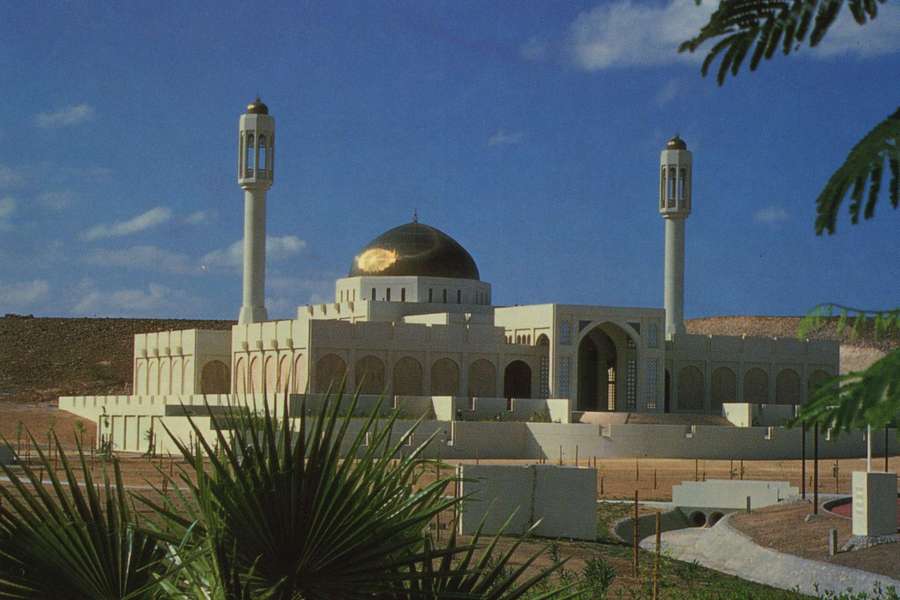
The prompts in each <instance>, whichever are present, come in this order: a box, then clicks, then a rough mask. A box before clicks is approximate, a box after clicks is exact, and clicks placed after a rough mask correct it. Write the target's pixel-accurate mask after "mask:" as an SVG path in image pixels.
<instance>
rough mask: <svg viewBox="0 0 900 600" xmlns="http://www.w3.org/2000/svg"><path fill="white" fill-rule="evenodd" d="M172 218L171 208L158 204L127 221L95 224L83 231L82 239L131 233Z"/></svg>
mask: <svg viewBox="0 0 900 600" xmlns="http://www.w3.org/2000/svg"><path fill="white" fill-rule="evenodd" d="M171 218H172V211H171V210H169V209H168V208H166V207H164V206H157V207H156V208H152V209H150V210H148V211H147V212H145V213H142V214H139V215H138V216H136V217H134V218H132V219H129V220H127V221H119V222H116V223H110V224H100V225H94V226H93V227H91V228H90V229H88V230H87V231H84V232H82V234H81V239H82V240H84V241H87V242H90V241H94V240H99V239H103V238H111V237H122V236H126V235H131V234H134V233H139V232H141V231H144V230H146V229H151V228H153V227H157V226H159V225H162V224H163V223H165V222H166V221H168V220H169V219H171Z"/></svg>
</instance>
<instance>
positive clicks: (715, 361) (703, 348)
mask: <svg viewBox="0 0 900 600" xmlns="http://www.w3.org/2000/svg"><path fill="white" fill-rule="evenodd" d="M838 366H839V345H838V343H837V342H832V341H801V340H796V339H792V338H782V339H779V338H763V337H747V336H740V337H738V336H708V335H675V336H673V337H672V340H671V341H670V342H668V343H667V344H666V370H667V371H668V373H669V378H670V379H669V381H670V408H671V410H672V412H707V413H713V414H719V413H720V411H721V408H720V407H719V406H718V405H717V404H715V403H714V398H713V394H712V388H713V385H712V384H713V376H714V374H715V373H716V371H717V370H718V369H727V371H729V372H731V373H732V374H733V376H734V380H735V384H736V385H735V394H734V397H733V398H726V399H725V401H726V402H737V403H743V402H748V403H754V404H776V403H779V404H787V403H790V404H798V403H803V402H805V401H806V398H807V397H808V394H809V383H810V380H811V378H813V377H814V376H817V375H819V374H821V373H825V374H828V375H829V376H831V375H836V374H837V373H838ZM689 367H694V368H696V369H698V370H699V371H700V372H701V373H702V376H703V399H702V400H703V401H702V406H703V408H702V409H701V410H696V409H693V408H687V407H686V406H690V403H688V402H685V401H684V400H685V399H683V398H679V391H680V389H681V385H680V384H681V382H680V379H679V378H680V377H681V376H682V374H683V373H685V369H686V368H689ZM783 371H786V372H793V373H794V374H795V375H796V377H797V378H798V379H799V386H800V387H799V393H798V394H797V396H799V400H800V401H799V402H786V400H789V399H797V398H794V397H792V398H787V399H786V398H780V397H779V395H778V393H777V392H778V389H779V387H778V380H779V375H780V374H782V372H783ZM723 372H724V371H723ZM748 374H750V378H748ZM760 374H764V380H765V382H766V386H765V389H764V393H763V396H762V397H763V398H764V399H765V401H764V402H757V401H756V400H758V399H760V398H756V397H749V396H748V393H747V392H748V389H751V388H748V386H747V384H748V380H749V379H752V378H755V377H758V376H759V375H760ZM779 400H780V401H781V402H778V401H779Z"/></svg>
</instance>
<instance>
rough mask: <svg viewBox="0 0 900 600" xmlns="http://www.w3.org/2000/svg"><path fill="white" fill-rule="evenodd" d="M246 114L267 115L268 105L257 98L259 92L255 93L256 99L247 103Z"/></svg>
mask: <svg viewBox="0 0 900 600" xmlns="http://www.w3.org/2000/svg"><path fill="white" fill-rule="evenodd" d="M247 114H248V115H267V114H269V107H268V106H266V103H265V102H263V101H262V100H260V99H259V94H257V95H256V100H254V101H253V102H251V103H250V104H248V105H247Z"/></svg>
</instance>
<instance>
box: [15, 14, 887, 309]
mask: <svg viewBox="0 0 900 600" xmlns="http://www.w3.org/2000/svg"><path fill="white" fill-rule="evenodd" d="M708 10H710V9H709V8H708V7H701V8H697V7H696V6H695V5H694V3H693V2H692V1H690V0H687V1H676V2H627V1H614V2H601V3H597V2H568V3H559V2H553V3H551V2H530V3H520V2H515V3H514V2H497V3H492V2H460V1H458V0H456V1H452V2H443V3H442V2H419V1H409V2H390V3H387V2H385V3H374V2H372V3H360V2H315V3H283V4H280V3H279V4H273V3H245V2H242V3H223V2H214V3H213V2H209V3H203V2H192V3H168V4H159V3H149V2H142V3H126V4H118V5H115V6H114V5H111V4H110V3H64V4H56V3H49V2H48V3H45V2H41V3H36V2H35V3H20V4H18V5H17V6H16V9H15V10H14V11H12V10H9V11H5V16H4V19H3V20H2V21H0V90H3V100H2V102H0V314H2V313H5V312H18V313H34V314H36V315H53V316H92V315H97V316H161V317H162V316H166V317H202V318H236V316H237V311H238V308H239V305H240V272H239V270H238V269H237V264H238V261H239V258H240V255H239V245H238V244H237V242H239V240H240V237H241V232H242V229H241V219H242V209H241V203H242V192H241V190H240V189H239V188H238V187H237V184H236V181H235V179H236V173H235V166H236V165H235V163H236V150H235V141H236V131H237V119H238V116H239V115H240V113H241V112H242V111H243V108H244V106H245V105H246V103H247V102H249V101H250V100H252V99H253V97H254V96H255V94H257V93H259V94H260V95H261V96H262V98H263V100H264V101H265V102H266V103H267V104H268V105H269V107H270V110H271V112H272V114H273V115H274V116H275V118H276V122H277V127H278V147H277V150H276V152H277V162H276V167H277V172H276V182H275V185H274V187H273V188H272V190H271V191H270V194H269V220H268V223H269V235H270V252H269V260H268V269H269V277H268V304H269V309H270V314H271V315H272V316H275V317H287V316H290V315H291V314H293V311H294V307H295V306H297V305H299V304H305V303H307V302H310V301H323V300H325V299H330V298H331V297H332V296H333V281H334V279H335V278H337V277H340V276H343V275H345V274H346V272H347V270H348V269H349V267H350V263H351V260H352V257H353V255H354V254H355V253H356V251H357V250H358V249H359V248H360V247H362V246H363V245H364V244H365V243H366V242H367V241H369V240H370V239H372V238H374V237H375V236H377V235H378V234H379V233H381V232H382V231H384V230H387V229H389V228H391V227H394V226H396V225H399V224H401V223H404V222H407V221H409V220H410V218H411V216H412V213H413V210H418V213H419V216H420V220H421V221H423V222H425V223H428V224H430V225H433V226H436V227H438V228H439V229H442V230H444V231H446V232H447V233H449V234H450V235H452V236H453V237H455V238H456V239H457V240H458V241H459V242H460V243H462V244H463V245H464V246H465V247H466V248H468V250H469V251H470V252H471V253H472V255H473V256H474V257H475V259H476V261H477V262H478V266H479V268H480V270H481V274H482V278H483V279H484V280H486V281H489V282H491V283H492V285H493V287H494V300H495V302H496V303H497V304H529V303H539V302H564V303H586V304H607V305H631V306H661V305H662V264H663V256H662V249H663V222H662V219H661V218H660V217H659V215H658V214H657V211H656V203H657V172H658V161H659V150H660V149H661V148H662V146H663V145H664V143H665V141H666V139H667V138H669V137H671V135H672V134H674V133H675V132H679V133H680V134H681V136H682V137H684V138H685V139H686V140H687V142H688V145H689V147H690V149H691V150H692V151H693V152H694V165H695V166H694V202H693V209H694V210H693V214H692V215H691V217H690V218H689V220H688V222H687V269H686V284H685V285H686V292H685V294H686V297H685V310H686V313H687V316H688V317H697V316H705V315H721V314H801V313H803V312H805V311H806V310H808V309H809V308H811V307H812V306H813V305H815V304H816V303H818V302H822V301H834V302H842V303H847V304H851V305H856V306H862V307H864V308H879V307H888V306H895V305H897V304H900V260H898V254H900V252H898V251H900V240H898V235H897V232H898V226H900V212H898V211H895V210H892V209H890V207H889V205H888V203H887V200H886V198H884V199H882V201H881V202H880V204H879V208H878V211H877V215H876V218H875V219H874V220H872V221H868V222H865V223H863V224H860V225H856V226H851V225H850V223H849V219H848V217H847V216H846V209H844V211H842V216H841V220H840V222H839V224H838V232H837V234H836V235H834V236H826V237H817V236H816V235H815V234H814V230H813V220H814V204H815V198H816V196H817V195H818V192H819V191H820V190H821V188H822V187H823V185H824V184H825V182H826V180H827V178H828V176H829V175H830V174H831V172H832V171H834V170H835V169H836V168H837V167H838V166H839V165H840V164H841V162H842V161H843V159H844V157H845V156H846V153H847V151H848V150H849V149H850V148H851V147H852V145H853V144H854V143H855V142H856V141H858V139H859V138H860V137H862V135H864V134H865V133H866V132H867V131H868V130H869V129H870V128H871V127H873V126H874V125H875V124H876V123H877V122H879V121H880V120H881V119H883V118H884V117H885V116H887V115H888V114H890V113H891V112H893V111H894V110H895V109H896V106H897V100H898V98H897V87H896V74H897V73H900V10H898V6H897V4H895V3H889V4H888V6H886V7H883V8H882V11H883V15H882V16H881V17H879V19H878V20H877V21H876V22H875V23H874V24H873V25H870V26H867V27H872V29H871V30H870V31H868V34H867V35H865V34H861V32H860V30H859V28H858V27H857V26H855V25H854V24H853V23H852V21H851V19H850V17H849V15H848V14H844V15H842V17H841V21H840V22H839V23H838V25H837V26H836V27H835V28H834V29H833V31H832V32H831V33H829V35H828V37H826V39H825V41H824V42H823V44H822V46H821V47H820V48H819V49H816V50H810V49H808V48H803V49H802V50H801V51H799V52H798V53H797V54H796V55H794V56H792V57H790V58H787V59H784V58H779V59H776V60H773V61H770V62H768V63H766V64H764V65H762V66H761V67H760V69H759V70H758V71H757V72H756V73H754V74H750V73H742V74H741V75H740V76H739V77H737V78H736V79H733V80H731V81H729V82H728V83H726V85H725V86H724V87H722V88H719V87H717V86H716V84H715V82H714V81H712V80H710V79H704V78H702V77H701V76H700V73H699V62H698V61H699V59H700V57H699V56H695V57H690V56H684V55H678V54H677V53H676V52H675V47H676V46H677V44H678V42H679V41H681V40H683V39H686V38H687V37H689V36H690V35H691V34H692V33H693V32H695V31H696V30H697V29H698V28H699V26H700V25H701V24H702V23H703V22H704V21H705V15H706V14H707V11H708Z"/></svg>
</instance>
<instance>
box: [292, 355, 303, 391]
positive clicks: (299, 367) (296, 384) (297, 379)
mask: <svg viewBox="0 0 900 600" xmlns="http://www.w3.org/2000/svg"><path fill="white" fill-rule="evenodd" d="M291 391H293V392H294V393H295V394H300V393H303V391H304V386H303V355H302V354H298V355H297V358H295V359H294V375H293V382H292V383H291Z"/></svg>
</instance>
